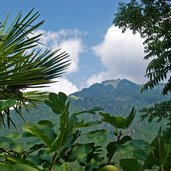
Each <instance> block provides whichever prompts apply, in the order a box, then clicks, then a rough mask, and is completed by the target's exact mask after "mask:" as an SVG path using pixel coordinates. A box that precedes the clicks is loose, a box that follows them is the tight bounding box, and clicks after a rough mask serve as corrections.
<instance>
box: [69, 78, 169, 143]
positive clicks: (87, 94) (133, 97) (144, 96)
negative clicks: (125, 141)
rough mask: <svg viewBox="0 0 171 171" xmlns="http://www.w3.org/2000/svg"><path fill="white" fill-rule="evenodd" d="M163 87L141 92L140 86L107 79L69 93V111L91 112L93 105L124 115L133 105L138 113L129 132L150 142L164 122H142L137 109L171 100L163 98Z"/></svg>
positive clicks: (125, 81)
mask: <svg viewBox="0 0 171 171" xmlns="http://www.w3.org/2000/svg"><path fill="white" fill-rule="evenodd" d="M163 87H164V84H160V85H158V86H157V87H156V88H155V89H152V90H148V91H144V92H142V93H141V88H142V85H139V84H135V83H133V82H131V81H129V80H126V79H123V80H121V79H117V80H107V81H104V82H102V83H96V84H93V85H92V86H90V87H89V88H84V89H83V90H81V91H79V92H76V93H73V94H71V95H70V97H71V99H72V100H71V104H72V109H75V110H76V109H91V108H93V107H95V106H96V107H101V108H103V111H104V112H107V113H109V114H111V115H122V116H127V115H128V114H129V112H130V111H131V108H132V107H133V106H134V107H135V108H136V111H137V114H136V117H135V120H134V122H133V124H132V126H131V129H130V131H131V133H132V136H133V137H135V138H141V139H145V140H148V141H151V140H152V139H153V138H154V137H155V135H156V133H157V131H158V130H159V128H160V126H162V125H166V124H165V121H162V122H160V123H157V122H152V123H150V124H149V123H148V121H147V120H144V121H141V118H140V113H139V110H141V109H142V108H143V107H145V106H146V107H147V106H150V105H153V104H155V103H157V102H162V101H165V100H168V99H169V98H171V96H170V95H169V96H163V95H162V93H161V92H162V88H163ZM86 119H90V118H89V117H87V118H86Z"/></svg>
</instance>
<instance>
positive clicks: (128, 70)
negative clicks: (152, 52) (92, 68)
mask: <svg viewBox="0 0 171 171" xmlns="http://www.w3.org/2000/svg"><path fill="white" fill-rule="evenodd" d="M92 49H93V51H94V53H95V54H96V56H97V57H99V58H100V60H101V62H102V64H103V65H104V66H105V68H106V71H105V72H101V73H99V74H96V75H93V76H92V77H91V78H89V79H88V80H87V84H88V85H91V84H92V83H95V82H101V81H103V80H107V79H117V78H121V79H122V78H126V79H130V80H132V81H135V82H137V83H142V82H144V80H145V79H144V73H145V68H146V66H147V62H145V61H143V57H144V46H143V40H142V39H141V38H140V35H139V34H136V35H133V33H132V31H130V30H127V31H126V32H125V33H122V31H121V29H119V28H118V27H114V26H111V27H110V28H109V29H108V30H107V32H106V35H105V37H104V40H103V42H102V43H100V44H98V45H96V46H94V47H92Z"/></svg>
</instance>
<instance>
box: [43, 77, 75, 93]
mask: <svg viewBox="0 0 171 171" xmlns="http://www.w3.org/2000/svg"><path fill="white" fill-rule="evenodd" d="M44 90H45V91H49V92H55V93H58V92H60V91H61V92H64V93H65V94H67V95H69V94H71V93H74V92H76V91H78V88H77V87H76V86H75V85H74V84H73V83H72V82H70V81H69V80H68V79H66V78H58V82H55V83H52V84H50V86H49V87H46V88H44Z"/></svg>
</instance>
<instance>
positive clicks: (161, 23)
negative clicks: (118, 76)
mask: <svg viewBox="0 0 171 171" xmlns="http://www.w3.org/2000/svg"><path fill="white" fill-rule="evenodd" d="M113 23H114V24H115V25H116V26H119V27H120V28H122V30H123V32H125V31H126V29H131V30H132V31H133V33H136V32H138V33H140V35H141V37H142V38H144V45H145V50H144V51H145V53H146V55H145V57H144V59H149V60H150V62H149V64H148V66H147V69H146V75H145V76H146V77H147V78H148V82H147V83H146V84H145V85H144V87H143V89H142V90H146V89H148V88H153V87H154V86H156V85H157V84H158V83H159V82H161V81H163V80H165V79H167V83H166V85H165V87H164V89H163V94H167V93H168V91H171V76H170V71H171V29H170V28H171V1H170V0H141V1H140V2H139V1H136V0H131V1H130V2H129V3H120V4H119V8H118V12H117V14H115V18H114V20H113Z"/></svg>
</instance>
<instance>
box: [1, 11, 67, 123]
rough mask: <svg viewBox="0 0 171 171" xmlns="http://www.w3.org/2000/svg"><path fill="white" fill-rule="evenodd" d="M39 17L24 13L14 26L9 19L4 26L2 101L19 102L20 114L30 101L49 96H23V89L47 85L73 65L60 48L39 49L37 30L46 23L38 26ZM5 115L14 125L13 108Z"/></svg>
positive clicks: (16, 107) (4, 111) (2, 25)
mask: <svg viewBox="0 0 171 171" xmlns="http://www.w3.org/2000/svg"><path fill="white" fill-rule="evenodd" d="M39 15H40V14H39V12H34V10H31V11H30V12H29V13H28V14H26V15H25V16H22V13H21V12H20V13H19V14H18V15H17V17H16V18H15V19H14V21H13V22H12V23H11V24H8V23H7V21H8V16H7V17H6V19H5V21H4V22H2V23H1V25H0V58H1V60H0V100H1V102H2V103H3V100H11V99H14V100H16V103H15V105H13V107H14V109H16V111H17V112H19V111H20V107H21V105H25V104H26V102H31V103H34V102H36V101H40V100H42V98H45V96H47V93H43V92H39V91H32V92H27V93H23V91H22V90H25V89H27V88H40V87H44V86H47V84H49V83H52V82H54V81H52V79H54V78H58V77H59V76H61V75H62V74H63V73H64V70H65V69H66V68H67V67H68V65H69V63H70V62H69V59H68V54H67V53H66V52H60V49H57V50H54V51H52V50H46V51H44V52H42V50H41V49H39V48H38V44H39V39H40V37H41V34H39V35H37V34H35V31H36V29H38V28H39V27H40V26H41V25H42V24H43V22H44V21H40V22H38V23H36V20H37V19H38V17H39ZM4 103H5V102H4ZM5 114H6V115H7V116H8V123H10V122H11V119H10V115H9V109H5V110H3V111H1V118H3V116H5ZM8 126H9V125H8Z"/></svg>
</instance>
